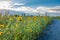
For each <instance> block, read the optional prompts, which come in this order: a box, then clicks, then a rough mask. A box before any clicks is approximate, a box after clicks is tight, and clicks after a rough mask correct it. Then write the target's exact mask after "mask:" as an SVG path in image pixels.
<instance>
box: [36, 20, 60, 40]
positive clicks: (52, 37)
mask: <svg viewBox="0 0 60 40" xmlns="http://www.w3.org/2000/svg"><path fill="white" fill-rule="evenodd" d="M37 40H60V20H57V19H54V20H53V24H51V25H48V27H47V29H46V30H45V31H44V33H43V34H42V36H40V37H39V38H38V39H37Z"/></svg>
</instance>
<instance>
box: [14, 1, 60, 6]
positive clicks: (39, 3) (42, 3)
mask: <svg viewBox="0 0 60 40" xmlns="http://www.w3.org/2000/svg"><path fill="white" fill-rule="evenodd" d="M13 1H14V2H19V3H25V4H26V5H25V6H31V7H36V6H48V7H49V6H50V7H51V6H59V5H60V0H13Z"/></svg>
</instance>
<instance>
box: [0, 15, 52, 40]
mask: <svg viewBox="0 0 60 40" xmlns="http://www.w3.org/2000/svg"><path fill="white" fill-rule="evenodd" d="M51 22H52V18H51V17H47V16H14V15H13V16H7V15H5V16H1V15H0V40H35V39H36V38H37V37H38V36H39V34H40V33H42V32H43V30H44V29H45V28H46V26H47V25H48V24H50V23H51Z"/></svg>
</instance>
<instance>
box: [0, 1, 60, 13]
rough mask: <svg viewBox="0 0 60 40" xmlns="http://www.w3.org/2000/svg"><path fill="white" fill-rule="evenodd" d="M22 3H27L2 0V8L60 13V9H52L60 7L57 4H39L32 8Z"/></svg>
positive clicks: (27, 11)
mask: <svg viewBox="0 0 60 40" xmlns="http://www.w3.org/2000/svg"><path fill="white" fill-rule="evenodd" d="M14 5H16V6H21V7H16V8H15V7H14ZM22 5H25V3H13V2H12V1H0V9H7V10H13V11H21V12H25V13H45V12H53V13H60V11H55V10H51V9H60V6H56V7H44V6H39V7H36V8H31V7H26V6H22Z"/></svg>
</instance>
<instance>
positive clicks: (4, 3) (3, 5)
mask: <svg viewBox="0 0 60 40" xmlns="http://www.w3.org/2000/svg"><path fill="white" fill-rule="evenodd" d="M10 5H11V4H10V1H0V9H8V8H9V7H10Z"/></svg>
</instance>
